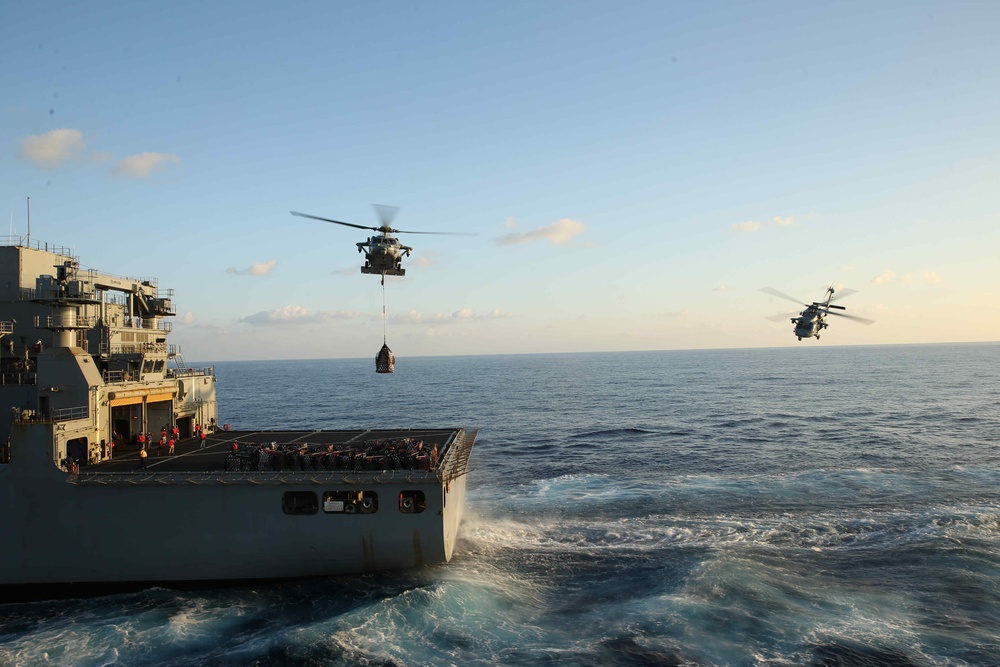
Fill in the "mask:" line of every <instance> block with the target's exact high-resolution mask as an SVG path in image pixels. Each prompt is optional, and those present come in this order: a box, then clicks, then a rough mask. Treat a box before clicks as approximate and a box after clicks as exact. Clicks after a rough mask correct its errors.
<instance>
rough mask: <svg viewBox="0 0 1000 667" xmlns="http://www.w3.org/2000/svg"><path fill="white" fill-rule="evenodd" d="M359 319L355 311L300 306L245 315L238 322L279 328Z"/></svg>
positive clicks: (359, 314)
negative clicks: (316, 310) (317, 309)
mask: <svg viewBox="0 0 1000 667" xmlns="http://www.w3.org/2000/svg"><path fill="white" fill-rule="evenodd" d="M358 317H361V313H359V312H358V311H356V310H321V311H318V312H315V313H314V312H312V311H311V310H309V309H308V308H304V307H302V306H282V307H281V308H277V309H275V310H266V311H262V312H259V313H254V314H253V315H247V316H246V317H244V318H243V319H242V320H240V322H246V323H247V324H252V325H254V326H275V325H277V326H280V325H287V324H316V323H322V322H330V321H333V320H353V319H357V318H358Z"/></svg>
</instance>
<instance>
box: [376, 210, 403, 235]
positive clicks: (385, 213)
mask: <svg viewBox="0 0 1000 667" xmlns="http://www.w3.org/2000/svg"><path fill="white" fill-rule="evenodd" d="M372 206H374V207H375V213H377V214H378V219H379V222H381V223H382V226H383V227H389V225H390V224H392V221H393V220H394V219H395V218H396V216H397V215H399V207H398V206H386V205H385V204H372ZM392 231H394V232H395V231H397V230H395V229H393V230H392Z"/></svg>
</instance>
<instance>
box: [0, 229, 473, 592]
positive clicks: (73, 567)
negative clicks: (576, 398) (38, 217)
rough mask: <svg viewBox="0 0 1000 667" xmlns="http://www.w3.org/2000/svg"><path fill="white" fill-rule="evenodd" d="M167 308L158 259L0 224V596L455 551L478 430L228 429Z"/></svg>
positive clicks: (327, 568) (245, 575)
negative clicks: (132, 266) (0, 229)
mask: <svg viewBox="0 0 1000 667" xmlns="http://www.w3.org/2000/svg"><path fill="white" fill-rule="evenodd" d="M174 315H175V311H174V306H173V293H172V290H163V289H160V288H159V287H158V284H157V281H156V280H155V279H149V278H145V279H143V278H127V277H120V276H116V275H112V274H106V273H101V272H98V271H95V270H91V269H82V268H81V267H80V263H79V261H78V259H77V258H76V257H74V256H73V255H72V253H71V252H70V250H69V249H68V248H64V247H57V246H50V245H48V244H41V243H38V242H35V243H34V245H32V243H31V242H30V241H26V240H25V239H21V238H18V237H11V238H8V239H6V241H5V242H3V243H0V351H2V354H0V407H2V408H4V409H2V410H0V505H2V511H0V535H2V536H3V538H2V540H0V543H2V545H3V546H2V547H0V593H3V594H4V597H20V598H25V597H33V596H35V595H36V594H37V596H49V595H52V594H54V593H55V594H58V592H59V591H67V594H75V593H74V591H75V590H83V591H85V592H91V591H97V592H101V591H104V590H111V588H112V587H114V588H116V589H120V588H123V587H124V588H134V587H140V586H144V585H152V584H166V585H170V584H172V583H173V584H177V585H199V584H205V585H217V584H218V583H220V582H236V581H248V580H261V579H279V578H281V579H285V578H297V577H315V576H325V575H338V574H350V573H361V572H373V571H379V570H390V569H403V568H412V567H419V566H422V565H428V564H434V563H445V562H447V561H449V560H450V559H451V557H452V554H453V552H454V549H455V543H456V539H457V536H458V530H459V524H460V523H461V520H462V513H463V509H464V506H465V489H466V474H467V471H468V462H469V456H470V454H471V452H472V448H473V445H474V443H475V439H476V435H477V432H476V431H475V430H472V429H464V428H457V427H456V428H430V429H401V430H370V429H357V430H344V431H329V430H315V431H282V430H277V429H276V430H268V431H236V430H229V429H228V425H220V424H219V421H218V405H217V403H216V376H215V372H214V369H213V368H191V367H189V366H188V365H187V364H186V363H185V362H184V359H183V355H182V354H181V350H180V349H179V348H178V347H176V346H174V345H171V344H170V343H168V338H169V336H170V333H171V329H172V326H171V319H170V318H171V317H173V316H174ZM278 400H280V397H279V398H278ZM171 440H172V442H171Z"/></svg>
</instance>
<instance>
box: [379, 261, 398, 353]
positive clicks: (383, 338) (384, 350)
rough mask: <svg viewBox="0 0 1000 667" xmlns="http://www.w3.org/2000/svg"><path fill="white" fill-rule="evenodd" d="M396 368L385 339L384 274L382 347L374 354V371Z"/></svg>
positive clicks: (383, 278)
mask: <svg viewBox="0 0 1000 667" xmlns="http://www.w3.org/2000/svg"><path fill="white" fill-rule="evenodd" d="M395 370H396V357H395V355H394V354H393V353H392V350H390V349H389V345H388V343H386V339H385V276H382V349H381V350H379V351H378V354H376V355H375V372H376V373H392V372H393V371H395Z"/></svg>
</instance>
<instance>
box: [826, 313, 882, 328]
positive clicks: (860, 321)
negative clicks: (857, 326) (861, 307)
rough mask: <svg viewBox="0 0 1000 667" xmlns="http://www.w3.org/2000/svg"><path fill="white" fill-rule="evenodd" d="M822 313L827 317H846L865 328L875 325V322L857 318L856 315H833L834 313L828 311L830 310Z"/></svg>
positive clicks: (865, 318)
mask: <svg viewBox="0 0 1000 667" xmlns="http://www.w3.org/2000/svg"><path fill="white" fill-rule="evenodd" d="M823 312H825V313H826V314H827V315H836V316H837V317H846V318H847V319H849V320H854V321H855V322H859V323H861V324H864V325H865V326H867V325H869V324H875V320H870V319H868V318H867V317H858V316H857V315H848V314H847V313H835V312H833V311H830V310H824V311H823Z"/></svg>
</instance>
